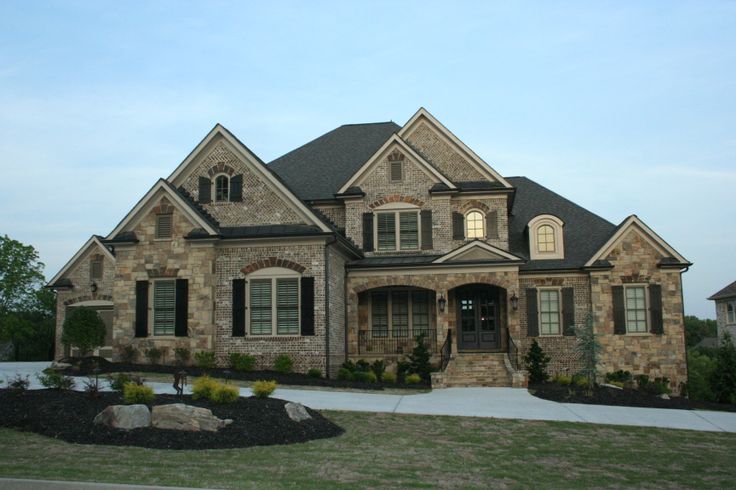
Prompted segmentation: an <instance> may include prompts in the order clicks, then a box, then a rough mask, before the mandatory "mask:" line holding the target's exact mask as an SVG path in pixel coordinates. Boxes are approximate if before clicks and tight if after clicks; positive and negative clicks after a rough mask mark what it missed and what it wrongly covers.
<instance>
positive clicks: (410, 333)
mask: <svg viewBox="0 0 736 490" xmlns="http://www.w3.org/2000/svg"><path fill="white" fill-rule="evenodd" d="M416 291H424V292H425V293H426V294H427V315H428V316H429V325H428V326H427V330H429V331H431V330H435V329H436V328H437V327H436V324H435V321H434V317H433V315H432V304H433V303H435V304H436V302H434V301H432V297H431V293H432V291H430V290H426V289H421V288H388V289H382V288H381V289H373V290H371V291H369V293H370V294H369V295H368V332H369V333H370V336H371V338H375V339H408V340H414V338H415V337H416V336H415V335H414V300H413V299H412V292H416ZM394 292H406V293H407V294H408V295H409V307H408V309H407V315H408V317H409V323H408V325H407V336H406V337H394V336H393V333H394V325H393V300H392V299H391V295H392V294H393V293H394ZM373 293H384V294H386V315H387V318H388V323H387V327H388V330H386V336H385V337H374V336H373ZM435 314H436V313H435Z"/></svg>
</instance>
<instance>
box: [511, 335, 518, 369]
mask: <svg viewBox="0 0 736 490" xmlns="http://www.w3.org/2000/svg"><path fill="white" fill-rule="evenodd" d="M509 361H511V367H512V368H514V371H518V370H519V348H518V347H517V346H516V342H514V338H513V337H512V336H511V334H510V333H509Z"/></svg>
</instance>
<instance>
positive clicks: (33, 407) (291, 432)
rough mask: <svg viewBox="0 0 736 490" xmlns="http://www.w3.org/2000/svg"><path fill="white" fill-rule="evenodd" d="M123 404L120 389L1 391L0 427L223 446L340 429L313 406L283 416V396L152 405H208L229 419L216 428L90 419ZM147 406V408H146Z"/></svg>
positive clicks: (170, 445)
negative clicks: (129, 425)
mask: <svg viewBox="0 0 736 490" xmlns="http://www.w3.org/2000/svg"><path fill="white" fill-rule="evenodd" d="M122 403H123V400H122V396H121V394H120V393H115V392H113V393H100V395H99V397H96V398H93V397H91V396H90V395H88V394H87V393H82V392H76V391H58V390H32V391H31V390H29V391H14V390H8V389H0V407H1V408H0V427H8V428H13V429H17V430H22V431H29V432H36V433H38V434H42V435H45V436H48V437H53V438H56V439H61V440H63V441H66V442H71V443H75V444H104V445H110V446H139V447H146V448H156V449H223V448H242V447H250V446H268V445H273V444H293V443H298V442H307V441H311V440H313V439H323V438H327V437H335V436H339V435H340V434H342V433H343V432H344V431H343V429H342V428H341V427H339V426H337V425H335V424H333V423H332V422H330V421H329V420H328V419H326V418H325V417H323V416H322V415H320V414H319V413H318V412H315V411H314V410H311V409H307V410H308V411H309V414H310V415H311V416H312V417H313V418H312V419H311V420H305V421H302V422H294V421H292V420H291V419H290V418H289V416H288V415H287V414H286V410H285V409H284V405H285V404H286V403H287V402H286V401H284V400H279V399H276V398H267V399H258V398H254V397H250V398H242V397H241V398H238V400H237V401H235V402H233V403H231V404H228V405H215V404H212V403H210V402H209V401H207V400H192V398H191V396H184V397H182V398H181V399H180V398H178V397H175V396H173V395H156V399H155V401H154V403H153V404H154V405H165V404H169V403H186V404H187V405H195V406H198V407H204V408H209V409H210V410H212V413H213V414H214V415H215V416H217V417H219V418H221V419H228V418H229V419H233V423H232V424H230V425H228V426H226V427H224V428H222V429H220V430H219V431H217V432H204V431H203V432H185V431H177V430H164V429H154V428H152V427H148V428H143V429H134V430H129V431H126V430H120V429H112V428H109V427H106V426H102V425H95V424H93V423H92V421H93V419H94V418H95V415H97V414H98V413H100V412H101V411H102V410H103V409H105V407H107V406H108V405H120V404H122ZM149 408H150V407H149Z"/></svg>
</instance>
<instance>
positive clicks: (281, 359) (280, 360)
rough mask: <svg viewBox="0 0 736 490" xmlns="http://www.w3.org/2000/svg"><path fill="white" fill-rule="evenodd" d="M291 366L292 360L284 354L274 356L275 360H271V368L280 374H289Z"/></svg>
mask: <svg viewBox="0 0 736 490" xmlns="http://www.w3.org/2000/svg"><path fill="white" fill-rule="evenodd" d="M293 367H294V361H292V360H291V357H289V356H287V355H286V354H281V355H280V356H278V357H276V360H274V362H273V368H274V369H275V370H276V371H278V372H279V373H281V374H289V373H290V372H291V370H292V368H293Z"/></svg>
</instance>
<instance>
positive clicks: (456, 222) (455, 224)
mask: <svg viewBox="0 0 736 490" xmlns="http://www.w3.org/2000/svg"><path fill="white" fill-rule="evenodd" d="M452 239H453V240H464V239H465V217H464V216H463V215H462V214H460V213H457V212H454V211H453V213H452Z"/></svg>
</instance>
